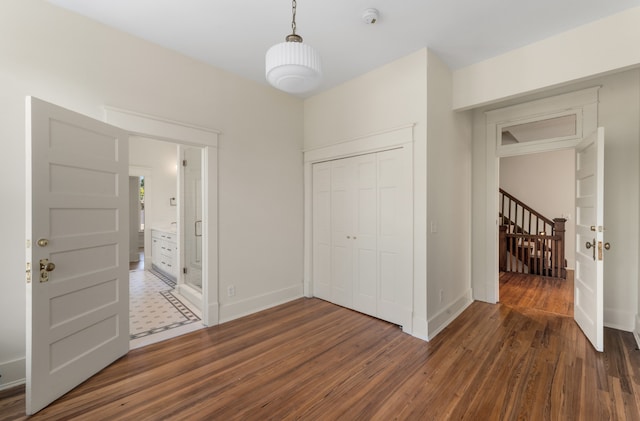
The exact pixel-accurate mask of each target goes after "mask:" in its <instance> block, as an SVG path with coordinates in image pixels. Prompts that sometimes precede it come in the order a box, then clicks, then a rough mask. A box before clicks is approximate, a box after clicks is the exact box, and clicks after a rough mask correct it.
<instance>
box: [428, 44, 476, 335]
mask: <svg viewBox="0 0 640 421" xmlns="http://www.w3.org/2000/svg"><path fill="white" fill-rule="evenodd" d="M451 86H452V76H451V71H450V70H449V68H448V67H447V66H446V65H445V64H444V63H443V62H442V60H440V59H439V58H438V57H437V56H436V55H435V54H433V53H432V52H429V55H428V64H427V158H428V163H427V168H428V176H427V179H428V186H427V197H428V199H427V201H428V207H427V216H428V221H427V222H428V230H429V234H428V236H427V238H428V242H427V250H428V253H427V273H428V274H427V279H428V282H427V309H428V313H427V316H428V321H429V337H430V338H432V337H434V336H435V335H436V334H437V333H438V332H440V330H442V329H443V328H444V327H445V326H446V325H447V324H449V322H450V321H451V320H453V319H454V318H455V317H456V316H457V315H458V314H459V313H460V312H461V311H462V310H464V308H466V307H467V305H469V304H470V303H471V263H470V259H471V246H470V243H471V215H470V210H471V116H470V114H469V113H467V112H464V113H455V112H452V111H451V109H452V106H451ZM434 231H435V232H434Z"/></svg>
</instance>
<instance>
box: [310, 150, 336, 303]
mask: <svg viewBox="0 0 640 421" xmlns="http://www.w3.org/2000/svg"><path fill="white" fill-rule="evenodd" d="M312 177H313V199H312V200H313V204H312V206H313V211H312V218H313V234H312V235H313V257H312V274H313V295H314V296H315V297H318V298H322V299H323V300H327V301H331V162H322V163H319V164H314V165H313V173H312Z"/></svg>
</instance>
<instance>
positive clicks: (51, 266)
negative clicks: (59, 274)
mask: <svg viewBox="0 0 640 421" xmlns="http://www.w3.org/2000/svg"><path fill="white" fill-rule="evenodd" d="M55 268H56V265H55V263H53V262H49V263H47V264H46V265H44V270H46V271H47V272H51V271H52V270H54V269H55Z"/></svg>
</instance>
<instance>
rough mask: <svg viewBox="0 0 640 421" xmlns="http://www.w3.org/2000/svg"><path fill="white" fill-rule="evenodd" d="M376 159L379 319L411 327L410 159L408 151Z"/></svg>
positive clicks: (381, 155) (411, 217)
mask: <svg viewBox="0 0 640 421" xmlns="http://www.w3.org/2000/svg"><path fill="white" fill-rule="evenodd" d="M377 158H378V198H379V205H378V210H379V213H378V224H379V225H378V226H379V231H378V260H379V289H378V291H379V295H378V317H380V318H382V319H385V320H389V321H392V322H394V323H397V324H399V325H402V326H404V325H410V323H411V313H412V308H413V305H412V304H413V303H412V291H413V284H412V283H413V272H412V260H411V256H412V235H411V226H412V223H413V212H412V201H411V189H412V182H411V181H412V174H411V171H412V170H411V165H410V163H411V160H410V156H408V153H407V150H406V149H404V148H402V149H395V150H391V151H386V152H381V153H379V154H378V156H377Z"/></svg>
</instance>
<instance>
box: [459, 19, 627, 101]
mask: <svg viewBox="0 0 640 421" xmlns="http://www.w3.org/2000/svg"><path fill="white" fill-rule="evenodd" d="M638 22H640V7H636V8H634V9H629V10H626V11H624V12H621V13H618V14H615V15H612V16H609V17H607V18H604V19H601V20H598V21H595V22H593V23H590V24H587V25H583V26H580V27H578V28H576V29H573V30H571V31H566V32H564V33H561V34H559V35H556V36H553V37H549V38H547V39H545V40H542V41H539V42H535V43H533V44H530V45H528V46H525V47H522V48H518V49H516V50H513V51H510V52H508V53H505V54H502V55H499V56H497V57H493V58H490V59H487V60H485V61H482V62H480V63H476V64H473V65H471V66H467V67H464V68H462V69H458V70H456V71H455V72H454V87H453V107H454V109H469V108H474V107H479V106H483V105H487V104H490V103H495V102H499V101H504V100H506V99H509V98H513V97H517V96H521V95H523V94H531V93H534V92H539V91H544V90H547V89H549V88H550V87H557V86H561V85H566V84H568V83H575V82H578V81H580V80H583V79H586V78H591V77H593V76H594V75H602V74H606V73H610V72H617V71H620V70H621V69H628V68H630V67H634V66H638V65H640V49H638V45H640V25H638ZM507 36H508V35H507Z"/></svg>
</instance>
